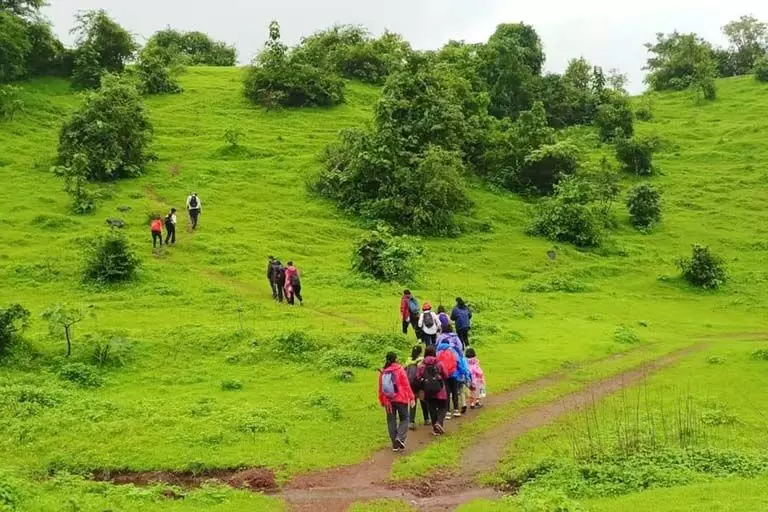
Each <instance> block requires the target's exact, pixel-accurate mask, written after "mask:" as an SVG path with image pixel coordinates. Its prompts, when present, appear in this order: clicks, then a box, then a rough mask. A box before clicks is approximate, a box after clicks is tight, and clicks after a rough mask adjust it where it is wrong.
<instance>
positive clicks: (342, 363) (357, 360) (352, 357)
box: [320, 349, 371, 370]
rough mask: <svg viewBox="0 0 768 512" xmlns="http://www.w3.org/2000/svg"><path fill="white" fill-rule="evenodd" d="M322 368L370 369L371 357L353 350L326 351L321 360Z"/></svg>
mask: <svg viewBox="0 0 768 512" xmlns="http://www.w3.org/2000/svg"><path fill="white" fill-rule="evenodd" d="M320 366H322V367H323V368H326V369H329V370H332V369H334V368H370V367H371V361H370V359H369V356H368V355H366V354H363V353H360V352H355V351H352V350H343V349H334V350H328V351H326V352H325V353H324V354H323V356H322V357H321V358H320Z"/></svg>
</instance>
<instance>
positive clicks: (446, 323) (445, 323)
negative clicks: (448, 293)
mask: <svg viewBox="0 0 768 512" xmlns="http://www.w3.org/2000/svg"><path fill="white" fill-rule="evenodd" d="M437 319H438V320H439V321H440V332H447V329H450V327H451V319H450V318H449V317H448V313H446V312H445V306H443V305H442V304H440V305H439V306H437Z"/></svg>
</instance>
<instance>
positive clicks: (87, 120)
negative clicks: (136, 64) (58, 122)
mask: <svg viewBox="0 0 768 512" xmlns="http://www.w3.org/2000/svg"><path fill="white" fill-rule="evenodd" d="M151 136H152V125H151V124H150V122H149V117H148V116H147V113H146V112H145V110H144V106H143V105H142V103H141V98H140V97H139V94H138V92H137V91H136V88H135V87H134V86H133V85H132V84H131V83H129V82H128V81H126V80H124V79H120V78H119V77H116V76H113V75H108V76H105V77H104V80H103V83H102V87H101V89H100V90H99V91H96V92H92V93H89V94H88V95H87V96H86V99H85V103H84V104H83V106H82V107H81V108H80V109H79V110H77V111H76V112H75V113H74V114H73V115H72V117H71V118H70V120H69V121H67V122H66V123H64V126H62V128H61V133H60V135H59V158H58V160H59V162H58V163H59V165H63V166H65V167H72V166H73V165H75V164H76V158H77V155H79V154H82V155H84V156H85V159H86V161H87V166H86V167H87V170H86V173H85V174H86V177H87V178H88V179H89V180H96V181H106V180H114V179H117V178H123V177H132V176H138V175H139V174H141V173H142V172H143V170H144V166H145V164H146V163H147V162H148V161H150V160H151V159H152V158H153V155H152V154H151V153H150V152H149V151H148V148H149V143H150V140H151Z"/></svg>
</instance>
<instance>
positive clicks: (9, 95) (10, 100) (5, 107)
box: [0, 85, 24, 121]
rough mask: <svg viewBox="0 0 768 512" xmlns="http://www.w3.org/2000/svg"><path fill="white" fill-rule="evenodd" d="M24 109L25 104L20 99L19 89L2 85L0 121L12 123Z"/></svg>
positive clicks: (0, 87) (0, 91) (0, 90)
mask: <svg viewBox="0 0 768 512" xmlns="http://www.w3.org/2000/svg"><path fill="white" fill-rule="evenodd" d="M23 109H24V102H23V101H22V100H21V98H20V97H19V88H18V87H14V86H13V85H0V121H12V120H13V118H14V117H16V114H18V113H19V112H21V111H22V110H23Z"/></svg>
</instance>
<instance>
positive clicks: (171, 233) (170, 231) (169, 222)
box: [165, 208, 176, 245]
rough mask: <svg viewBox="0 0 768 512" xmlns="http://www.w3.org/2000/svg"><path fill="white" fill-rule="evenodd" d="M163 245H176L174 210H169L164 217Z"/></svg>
mask: <svg viewBox="0 0 768 512" xmlns="http://www.w3.org/2000/svg"><path fill="white" fill-rule="evenodd" d="M165 232H166V235H165V245H168V244H169V243H172V244H175V243H176V208H171V211H170V212H168V215H166V216H165Z"/></svg>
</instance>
